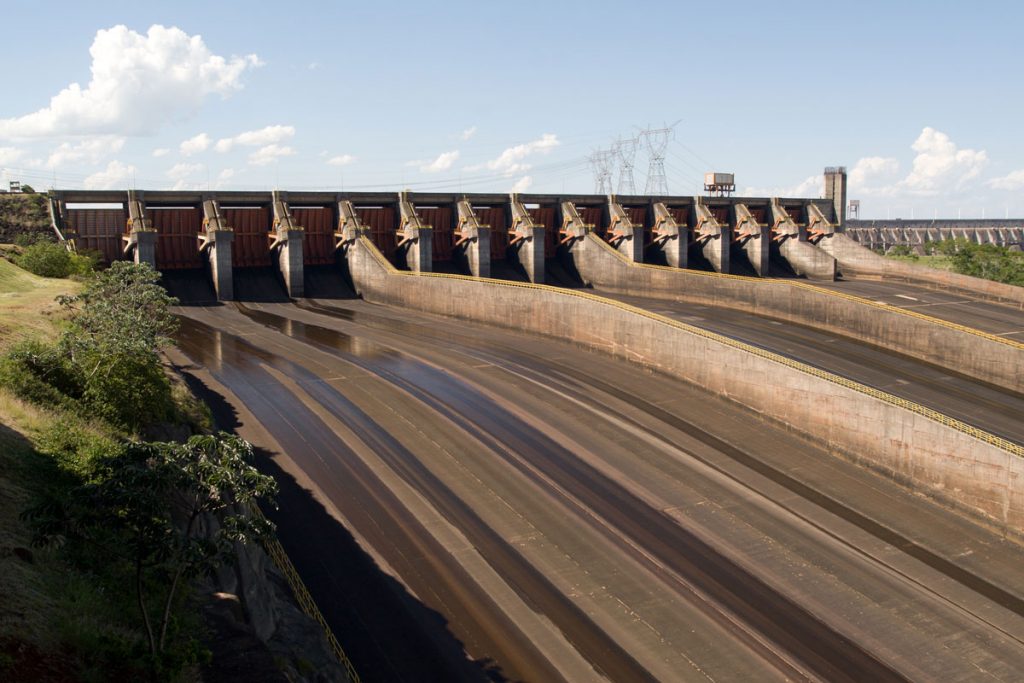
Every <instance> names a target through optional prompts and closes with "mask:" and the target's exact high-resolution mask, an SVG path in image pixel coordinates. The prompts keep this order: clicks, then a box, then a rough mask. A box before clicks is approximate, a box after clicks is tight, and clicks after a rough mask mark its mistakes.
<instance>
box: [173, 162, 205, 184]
mask: <svg viewBox="0 0 1024 683" xmlns="http://www.w3.org/2000/svg"><path fill="white" fill-rule="evenodd" d="M201 170H203V165H202V164H186V163H180V164H175V165H174V166H171V167H170V168H169V169H167V173H166V175H167V177H168V178H170V179H171V180H173V181H175V183H174V187H173V188H171V189H174V190H187V189H189V188H190V187H194V186H196V185H197V184H199V183H196V182H195V181H193V182H188V181H189V179H190V178H191V176H193V175H194V174H196V173H198V172H199V171H201Z"/></svg>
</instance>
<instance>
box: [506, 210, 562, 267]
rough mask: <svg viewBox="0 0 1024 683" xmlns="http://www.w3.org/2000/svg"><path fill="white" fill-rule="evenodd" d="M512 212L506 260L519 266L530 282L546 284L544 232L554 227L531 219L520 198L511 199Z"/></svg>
mask: <svg viewBox="0 0 1024 683" xmlns="http://www.w3.org/2000/svg"><path fill="white" fill-rule="evenodd" d="M509 201H510V202H511V204H510V210H511V212H512V224H511V225H510V226H509V229H508V237H509V240H508V249H507V250H506V251H505V254H506V258H507V259H508V260H509V261H510V262H512V263H516V264H518V265H519V266H520V267H522V269H523V270H524V271H526V277H527V278H529V280H530V282H533V283H543V282H544V231H545V230H553V229H554V226H550V225H549V226H543V225H537V224H536V223H534V222H533V218H531V217H530V212H529V211H527V210H526V207H524V206H523V204H522V202H520V201H519V199H518V197H517V196H516V195H515V194H513V195H511V196H510V197H509Z"/></svg>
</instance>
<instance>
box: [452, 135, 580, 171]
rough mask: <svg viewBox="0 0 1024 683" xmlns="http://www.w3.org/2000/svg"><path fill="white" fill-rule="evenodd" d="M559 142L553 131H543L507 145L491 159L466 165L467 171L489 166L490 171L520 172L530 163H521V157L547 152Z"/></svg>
mask: <svg viewBox="0 0 1024 683" xmlns="http://www.w3.org/2000/svg"><path fill="white" fill-rule="evenodd" d="M560 144H561V143H560V142H559V141H558V137H557V136H556V135H555V134H554V133H544V135H542V136H541V137H539V138H537V139H536V140H532V141H530V142H526V143H523V144H521V145H516V146H514V147H509V148H508V149H506V150H505V151H503V152H502V153H501V154H499V155H498V158H496V159H492V160H491V161H488V162H487V163H485V164H480V165H476V166H470V167H467V168H466V170H467V171H479V170H480V169H482V168H489V169H490V170H492V171H500V172H502V173H505V174H507V175H512V174H513V173H521V172H523V171H528V170H529V169H530V164H524V163H522V161H523V159H525V158H526V157H528V156H530V155H531V154H547V153H549V152H550V151H551V150H552V149H554V148H555V147H558V145H560Z"/></svg>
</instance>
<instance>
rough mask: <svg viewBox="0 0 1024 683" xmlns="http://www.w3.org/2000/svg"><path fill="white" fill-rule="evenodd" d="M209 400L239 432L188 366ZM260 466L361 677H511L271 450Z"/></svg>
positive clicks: (311, 585) (285, 536)
mask: <svg viewBox="0 0 1024 683" xmlns="http://www.w3.org/2000/svg"><path fill="white" fill-rule="evenodd" d="M181 372H182V374H183V376H184V377H185V381H186V382H187V383H188V385H189V387H190V388H192V390H193V391H194V392H195V393H196V395H198V396H199V397H200V398H201V399H203V400H204V401H206V403H207V405H209V406H210V410H211V412H212V413H213V416H214V421H215V423H216V425H217V428H218V429H222V430H224V431H229V432H230V431H235V430H236V429H237V428H238V427H239V426H240V423H239V419H238V414H237V412H236V411H235V409H234V407H233V406H232V405H231V404H230V402H229V401H227V400H226V399H225V397H224V396H222V395H220V394H219V393H217V392H216V391H214V390H212V389H211V388H210V387H208V386H207V385H206V384H205V383H204V382H202V381H201V380H200V379H198V378H197V377H195V376H194V375H192V374H191V373H189V372H188V371H187V370H186V369H181ZM256 464H257V466H258V467H259V469H260V470H261V471H262V472H263V473H265V474H268V475H271V476H273V477H274V479H275V480H276V481H277V483H278V486H279V489H280V490H279V493H278V497H277V503H278V509H277V510H270V509H266V510H265V512H266V514H267V516H268V517H269V518H270V519H271V520H272V521H273V522H274V523H275V524H276V525H277V531H278V537H279V539H280V541H281V545H283V546H284V548H285V550H286V551H287V553H288V555H289V557H290V558H291V560H292V562H293V563H294V564H295V566H296V568H297V569H298V571H299V573H300V574H301V575H302V578H303V581H304V582H305V584H306V586H307V588H308V589H309V591H310V593H311V594H312V596H313V599H314V600H315V601H316V603H317V605H318V606H319V608H320V611H321V612H322V613H323V615H324V618H325V619H326V621H327V623H328V624H329V625H330V627H331V629H332V630H333V631H334V634H335V636H336V637H337V638H338V641H339V642H340V643H341V645H342V648H343V649H344V650H345V652H346V654H347V655H348V657H349V659H350V660H351V661H352V663H353V665H354V666H355V669H356V671H357V672H358V673H359V675H360V677H361V678H362V679H363V680H366V681H396V682H397V681H405V682H408V681H481V682H483V681H492V682H504V681H508V680H509V679H507V678H506V677H505V675H504V673H503V672H502V669H501V667H500V665H498V664H497V663H496V662H495V661H494V660H491V659H482V660H477V661H471V660H469V659H468V658H467V656H466V654H465V650H464V647H463V644H462V642H461V641H460V640H459V639H458V638H456V637H455V636H454V635H453V634H452V633H451V631H450V630H449V629H448V622H447V620H446V619H445V618H444V616H443V615H441V614H440V613H438V612H436V611H435V610H432V609H430V608H429V607H427V606H425V605H424V604H423V603H421V602H420V601H419V600H418V599H417V598H416V597H415V596H413V595H412V594H410V593H409V592H408V591H407V590H406V588H405V586H403V585H402V584H401V583H399V582H398V581H396V580H395V579H394V578H393V577H392V576H390V575H389V574H387V573H385V572H383V571H382V570H381V569H380V567H379V566H378V565H377V563H376V561H375V560H374V559H373V558H372V557H371V556H370V555H369V554H367V553H366V552H365V551H364V550H363V549H362V547H360V545H359V543H358V542H357V541H356V539H355V538H354V537H353V536H352V534H351V533H350V532H349V531H348V529H346V528H345V527H344V526H343V525H342V524H340V523H339V522H338V521H337V520H336V519H335V518H334V517H333V516H331V514H330V513H329V512H328V511H327V510H326V509H325V508H324V507H323V505H321V504H320V502H319V501H317V500H316V499H315V498H314V496H313V494H312V492H310V491H309V490H308V489H306V488H304V487H303V486H302V485H301V484H299V482H297V481H296V480H295V478H294V477H293V476H292V475H291V474H289V473H287V472H285V471H284V470H283V469H282V468H281V467H280V466H279V465H278V464H277V463H276V462H275V461H274V459H273V457H272V454H271V453H270V452H268V451H266V450H264V449H261V448H257V449H256Z"/></svg>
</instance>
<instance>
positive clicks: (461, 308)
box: [347, 238, 1024, 532]
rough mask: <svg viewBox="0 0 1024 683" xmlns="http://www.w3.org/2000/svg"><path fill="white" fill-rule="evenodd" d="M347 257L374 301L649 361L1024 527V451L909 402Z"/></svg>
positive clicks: (651, 320)
mask: <svg viewBox="0 0 1024 683" xmlns="http://www.w3.org/2000/svg"><path fill="white" fill-rule="evenodd" d="M347 260H348V264H349V270H350V273H351V275H352V279H353V283H354V285H355V287H356V290H357V291H358V292H359V293H360V294H361V295H362V296H363V297H364V298H365V299H367V300H368V301H373V302H377V303H384V304H391V305H397V306H404V307H408V308H412V309H416V310H420V311H426V312H429V313H437V314H441V315H446V316H452V317H456V318H464V319H469V320H475V321H480V322H485V323H489V324H493V325H499V326H503V327H509V328H514V329H518V330H526V331H530V332H535V333H539V334H543V335H547V336H551V337H557V338H561V339H568V340H572V341H574V342H576V343H582V344H584V345H586V346H589V347H592V348H595V349H600V350H602V351H605V352H607V353H610V354H613V355H616V356H618V357H621V358H624V359H627V360H630V361H633V362H639V363H642V364H644V365H647V366H649V367H652V368H655V369H657V370H659V371H661V372H664V373H666V374H669V375H673V376H675V377H678V378H680V379H683V380H685V381H687V382H690V383H693V384H695V385H697V386H700V387H703V388H705V389H706V390H708V391H711V392H714V393H716V394H719V395H721V396H724V397H726V398H728V399H731V400H733V401H735V402H737V403H739V404H741V405H744V406H746V407H747V408H750V409H751V410H753V411H755V412H757V413H759V414H760V415H761V416H763V417H765V418H766V419H770V420H772V421H775V422H777V423H780V424H783V425H786V426H787V427H788V428H790V429H793V430H795V431H798V432H801V433H803V434H805V435H806V436H808V437H810V438H811V439H813V440H814V441H816V442H818V443H821V444H823V445H824V446H826V447H827V448H829V449H831V450H832V451H834V452H840V453H843V454H844V455H846V456H847V457H851V458H853V459H856V460H859V461H861V462H863V463H865V464H868V465H870V466H872V467H875V468H878V469H881V470H883V471H885V472H887V473H889V474H890V475H891V476H893V477H895V478H897V479H899V480H902V481H904V482H906V483H908V484H909V485H912V486H914V487H917V488H921V489H924V490H926V491H928V492H930V493H932V494H933V495H935V496H936V497H939V498H941V499H943V500H945V501H946V502H949V503H952V504H955V505H957V506H961V507H964V508H967V509H970V510H972V511H974V512H976V513H982V514H984V515H987V516H988V517H990V518H991V519H994V520H996V521H997V522H999V523H1000V524H1001V525H1004V527H1005V528H1007V529H1008V530H1014V531H1016V532H1020V531H1021V530H1022V529H1024V476H1022V475H1024V457H1021V455H1022V454H1024V450H1021V449H1020V448H1019V447H1017V446H1013V445H1011V444H1006V443H1004V446H1005V447H1006V448H1009V449H1011V450H1016V451H1020V453H1018V454H1014V453H1013V452H1010V450H1005V449H1004V448H1001V447H999V446H998V445H996V444H995V443H992V442H991V437H988V439H986V435H984V434H983V433H980V432H979V433H977V435H974V436H972V435H971V434H969V433H967V432H966V431H964V429H957V428H955V427H952V426H949V425H947V424H943V423H941V422H940V421H939V419H941V416H937V414H932V415H931V417H929V415H928V414H927V413H928V411H926V410H924V409H921V408H920V407H916V409H915V407H914V406H913V404H910V403H909V402H906V401H900V400H899V399H895V398H894V397H890V396H887V395H886V394H882V393H881V392H874V391H872V390H868V389H867V388H866V387H860V385H856V384H855V383H852V382H849V381H845V380H842V379H840V378H836V377H834V376H830V375H828V373H824V372H821V371H819V370H816V369H814V368H810V367H808V366H803V365H800V364H798V363H793V362H791V361H786V359H783V358H781V357H780V356H776V355H774V354H771V353H768V352H765V351H761V350H758V349H753V348H752V347H746V346H744V345H742V344H740V343H739V342H735V341H732V340H729V339H726V338H724V337H720V336H718V335H715V334H712V333H709V332H705V331H702V330H699V329H697V328H693V327H691V326H688V325H685V324H683V323H679V322H676V321H672V320H669V319H667V318H663V317H661V316H658V315H655V314H652V313H649V312H646V311H640V310H639V309H635V308H631V307H629V306H625V305H623V304H619V303H618V302H614V301H611V300H608V299H602V298H601V297H597V296H594V295H592V294H587V293H583V292H579V291H568V290H561V289H557V288H553V287H544V286H538V285H525V284H520V283H512V282H503V281H498V280H481V279H477V278H470V277H465V276H451V275H439V274H431V273H408V272H399V271H397V270H395V269H394V268H393V267H392V266H391V265H390V264H388V263H387V261H386V260H384V258H383V257H382V256H381V255H380V254H379V252H377V250H376V248H375V247H373V245H372V243H370V242H369V240H367V239H365V238H361V239H360V240H359V241H357V242H355V243H353V244H352V245H350V246H349V247H348V250H347ZM936 418H938V419H936ZM975 431H976V430H975Z"/></svg>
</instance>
